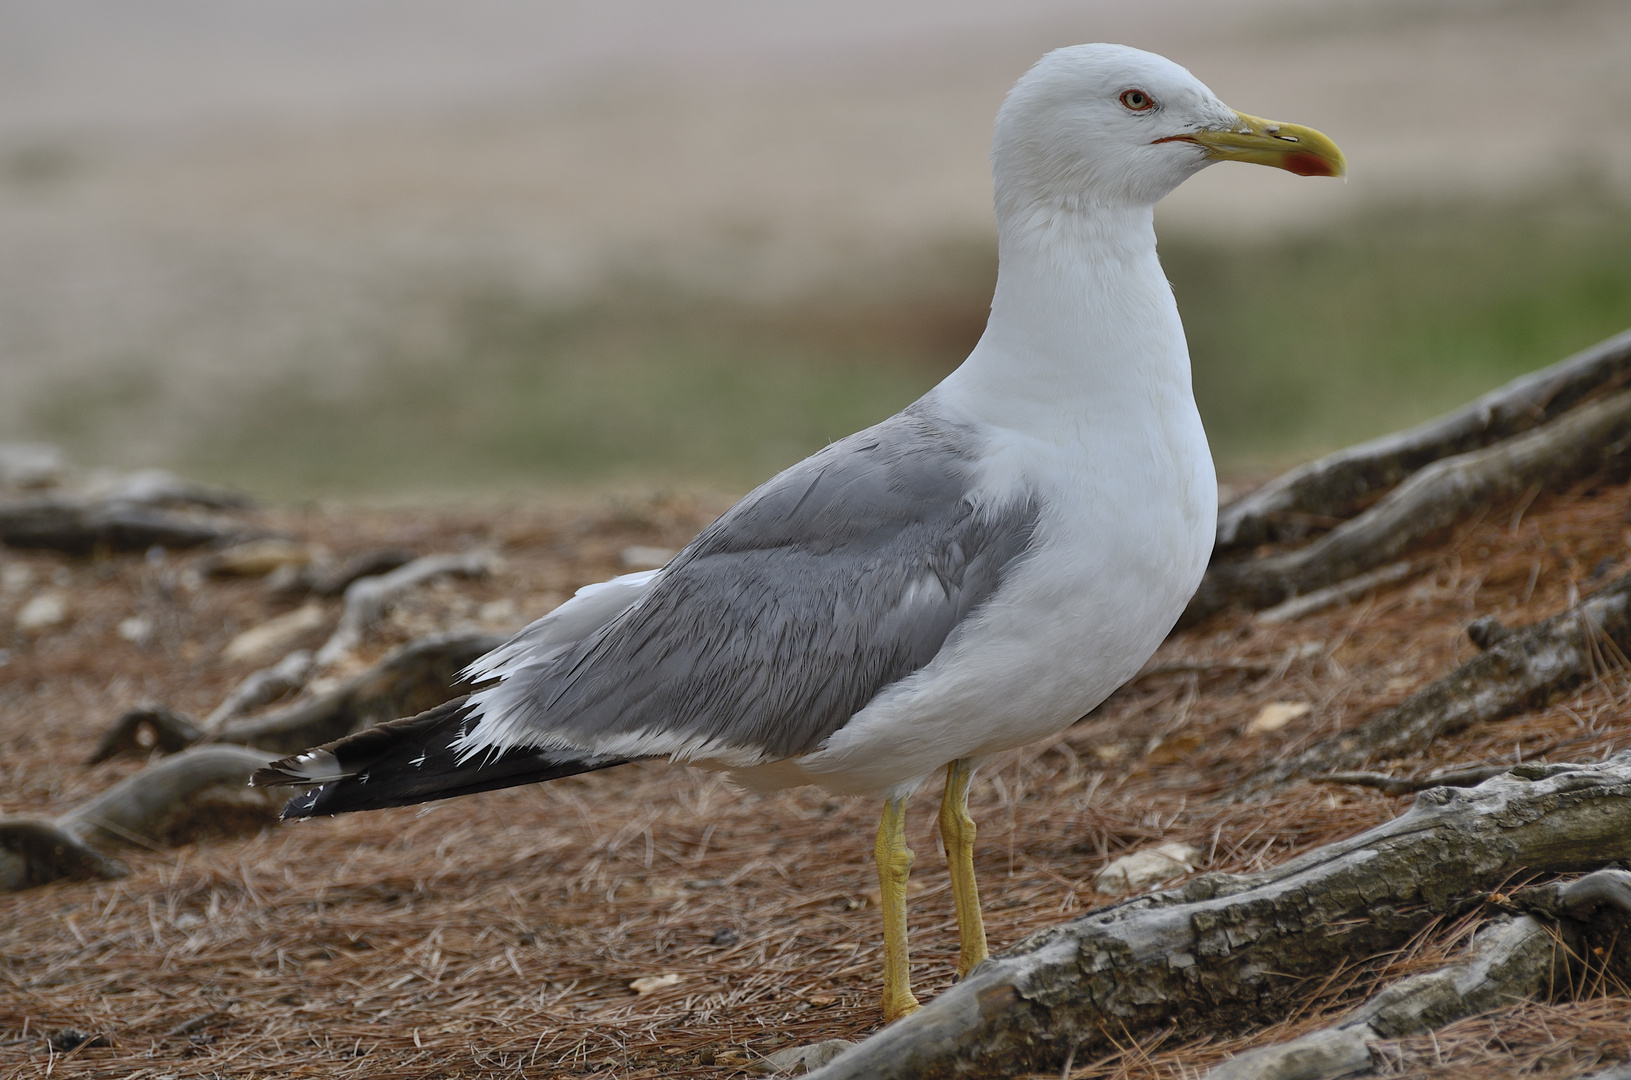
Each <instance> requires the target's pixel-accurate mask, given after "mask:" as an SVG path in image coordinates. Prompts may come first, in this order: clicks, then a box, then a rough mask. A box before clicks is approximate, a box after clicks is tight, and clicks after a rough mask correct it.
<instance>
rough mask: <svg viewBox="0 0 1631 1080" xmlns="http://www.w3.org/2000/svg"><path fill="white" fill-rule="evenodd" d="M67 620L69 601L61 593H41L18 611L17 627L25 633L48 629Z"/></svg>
mask: <svg viewBox="0 0 1631 1080" xmlns="http://www.w3.org/2000/svg"><path fill="white" fill-rule="evenodd" d="M67 621H68V601H67V600H65V599H63V596H62V594H61V593H55V592H43V593H40V594H39V595H38V596H36V597H34V598H33V599H31V600H29V602H28V603H26V604H24V605H23V606H22V610H20V611H18V612H17V629H18V630H19V631H21V632H22V633H25V634H33V633H38V632H39V631H41V630H48V629H50V628H51V627H53V626H60V625H61V624H62V623H65V622H67Z"/></svg>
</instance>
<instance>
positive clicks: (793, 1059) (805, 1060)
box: [749, 1039, 855, 1076]
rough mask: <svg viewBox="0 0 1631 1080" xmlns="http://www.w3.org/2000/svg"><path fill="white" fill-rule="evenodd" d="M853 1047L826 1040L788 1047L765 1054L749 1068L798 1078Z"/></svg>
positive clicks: (839, 1040) (842, 1040)
mask: <svg viewBox="0 0 1631 1080" xmlns="http://www.w3.org/2000/svg"><path fill="white" fill-rule="evenodd" d="M854 1045H855V1044H854V1043H852V1042H850V1041H849V1040H848V1039H828V1040H827V1041H826V1042H818V1043H812V1044H810V1045H809V1046H789V1047H788V1048H787V1049H785V1050H777V1051H776V1052H775V1053H774V1054H766V1055H765V1056H764V1058H763V1059H761V1060H759V1061H755V1062H754V1063H753V1064H752V1065H751V1066H749V1068H751V1069H753V1071H754V1072H762V1073H780V1074H782V1075H784V1076H798V1075H799V1074H801V1073H807V1072H814V1071H815V1070H817V1069H819V1068H821V1067H822V1066H823V1065H825V1064H827V1063H828V1062H829V1061H831V1060H832V1059H833V1058H835V1057H837V1056H838V1055H839V1054H842V1053H843V1052H844V1051H845V1050H848V1049H849V1048H850V1047H852V1046H854Z"/></svg>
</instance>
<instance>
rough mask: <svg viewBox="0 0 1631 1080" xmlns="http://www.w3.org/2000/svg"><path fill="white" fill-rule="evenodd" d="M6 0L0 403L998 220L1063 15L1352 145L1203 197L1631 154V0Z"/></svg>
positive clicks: (201, 391) (1237, 220) (1395, 183)
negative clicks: (1015, 137)
mask: <svg viewBox="0 0 1631 1080" xmlns="http://www.w3.org/2000/svg"><path fill="white" fill-rule="evenodd" d="M449 10H451V9H449V8H447V7H445V6H443V5H438V4H433V3H429V2H426V0H412V2H408V0H392V2H390V3H385V2H384V0H336V2H330V3H316V2H304V3H288V4H276V5H273V4H268V3H251V2H243V0H240V2H238V3H233V4H225V5H221V4H200V3H196V2H192V0H161V2H154V3H148V4H144V5H142V10H141V12H140V14H139V15H138V14H136V13H134V12H131V11H128V10H126V9H125V7H124V5H122V4H119V3H117V2H115V0H100V2H97V3H82V4H77V5H73V6H72V7H69V6H66V5H58V4H56V3H53V2H50V0H33V2H21V0H9V2H6V3H3V4H0V439H3V438H6V437H8V435H9V434H11V433H13V432H14V431H15V430H18V429H19V428H20V423H21V420H22V418H24V417H26V416H27V415H28V413H29V411H30V410H31V409H36V408H38V407H39V404H38V403H39V402H40V401H42V400H46V399H47V398H49V397H50V396H51V395H53V394H55V395H58V396H61V395H62V394H63V393H64V392H65V391H69V390H71V391H72V392H73V394H75V395H77V396H79V397H84V396H85V388H86V387H87V386H91V387H96V388H99V389H98V391H97V392H99V393H101V394H102V395H104V396H105V397H106V398H107V399H108V400H109V401H110V402H115V403H121V404H122V403H126V402H128V400H129V399H131V398H132V397H146V398H150V399H152V400H154V401H158V402H162V403H163V408H162V410H161V411H160V412H159V413H158V414H155V415H160V416H163V417H165V418H166V422H165V423H160V424H154V425H151V426H148V427H146V428H145V429H144V430H142V431H139V432H131V433H130V436H131V437H130V452H131V453H132V454H133V455H136V456H137V457H142V456H153V455H158V456H162V454H163V453H164V452H165V449H166V447H169V446H172V445H173V444H174V440H175V439H176V438H177V437H178V433H179V432H182V431H184V430H186V427H187V425H188V423H189V419H188V418H189V417H190V416H196V415H198V414H200V413H202V412H205V411H208V410H210V409H212V408H214V406H215V405H216V403H217V402H218V401H219V400H221V397H222V395H223V394H224V393H226V394H244V393H252V392H253V391H255V390H256V389H257V388H259V387H262V386H265V385H269V384H270V383H272V382H275V381H276V379H277V378H278V377H279V376H280V375H282V374H284V373H287V372H290V371H299V372H303V373H313V372H315V373H317V374H318V375H320V376H321V377H322V378H324V379H327V380H329V381H330V382H331V383H332V385H333V386H335V387H336V388H340V387H343V386H344V385H345V383H346V380H347V378H348V377H355V373H356V371H357V370H358V368H359V367H360V365H361V364H363V363H364V362H365V361H367V360H368V359H369V358H371V357H373V356H375V355H378V354H379V353H380V352H381V351H395V352H406V353H408V354H410V355H411V354H413V353H415V352H419V353H421V354H424V355H428V354H429V353H430V352H432V351H433V347H434V343H435V341H436V340H437V335H438V334H439V333H442V332H444V330H445V327H444V325H443V322H442V319H443V315H442V313H441V312H442V309H441V308H439V307H438V303H437V301H438V299H439V298H441V297H444V296H445V295H447V294H448V292H450V291H451V290H453V289H455V288H457V287H459V286H461V285H463V284H467V283H469V282H472V281H482V282H491V283H493V284H495V285H498V286H502V287H506V288H515V289H519V290H522V291H524V292H525V293H527V294H528V295H533V296H542V297H546V298H547V297H559V298H561V299H562V300H563V301H564V300H570V299H571V298H573V297H581V296H583V295H587V294H592V293H594V292H595V291H596V290H597V288H599V287H601V286H602V285H603V284H604V283H605V282H606V281H607V280H608V279H609V278H618V277H627V276H629V275H639V276H644V277H650V278H655V279H657V280H670V281H677V282H681V283H683V285H684V286H685V287H686V288H690V289H704V290H717V291H720V292H723V293H727V294H732V295H740V294H744V293H746V294H753V295H769V296H778V295H787V294H791V293H796V292H798V291H799V290H802V289H807V288H809V287H811V286H812V284H815V283H820V282H824V281H829V280H832V279H833V278H835V277H837V276H840V275H845V274H849V275H853V274H854V273H855V272H856V269H855V268H857V267H878V266H886V265H888V263H889V260H890V259H891V258H892V257H897V256H899V255H901V254H902V253H910V252H914V251H921V250H924V249H925V248H928V247H932V245H934V244H936V243H938V242H943V241H946V240H948V239H950V240H954V241H957V240H966V239H969V238H974V239H979V238H982V237H986V236H989V235H990V233H991V231H992V226H991V222H990V211H989V189H988V178H987V171H986V159H985V155H986V146H987V141H988V138H989V131H990V124H991V119H992V116H993V114H994V113H995V111H996V109H997V106H998V105H999V103H1000V101H1001V98H1002V94H1003V92H1004V91H1005V90H1006V88H1007V87H1008V86H1009V85H1010V84H1011V83H1012V81H1013V80H1014V78H1015V77H1016V76H1017V75H1018V74H1019V73H1020V72H1022V71H1023V70H1024V68H1025V67H1026V66H1027V65H1028V64H1029V63H1030V62H1031V61H1032V60H1034V59H1035V57H1036V56H1037V55H1039V54H1040V53H1041V52H1043V51H1045V50H1047V49H1048V48H1051V47H1054V46H1057V45H1060V44H1067V43H1073V42H1077V41H1083V40H1093V39H1106V40H1121V41H1124V42H1127V43H1129V44H1135V45H1139V46H1142V47H1146V48H1150V49H1154V50H1156V51H1160V52H1163V53H1166V54H1168V55H1171V56H1173V57H1175V58H1177V59H1178V60H1180V62H1183V63H1186V64H1187V65H1189V66H1190V67H1191V68H1192V69H1193V70H1194V71H1195V72H1196V74H1197V75H1199V76H1200V77H1201V78H1203V79H1204V80H1206V81H1207V82H1209V83H1210V84H1211V85H1212V86H1213V88H1214V89H1216V90H1217V91H1218V92H1219V94H1220V95H1221V96H1222V97H1223V98H1224V99H1225V100H1226V101H1229V102H1231V103H1233V104H1234V105H1236V106H1237V107H1239V108H1241V109H1244V110H1246V111H1248V112H1254V113H1257V114H1259V115H1266V116H1270V117H1275V118H1279V119H1286V120H1293V121H1298V122H1306V123H1310V124H1313V125H1315V126H1318V127H1320V128H1322V129H1323V130H1325V131H1327V132H1328V133H1330V134H1331V135H1333V136H1334V137H1335V138H1337V139H1338V140H1339V142H1340V143H1341V144H1342V145H1343V147H1344V149H1345V150H1346V151H1347V153H1348V155H1349V157H1350V160H1351V161H1352V163H1353V179H1352V181H1351V182H1350V183H1348V184H1347V185H1336V184H1314V183H1308V182H1305V181H1299V180H1298V178H1294V177H1291V176H1289V175H1281V174H1267V171H1266V170H1246V169H1238V168H1237V169H1217V170H1212V171H1211V172H1209V173H1208V174H1206V175H1204V176H1202V177H1201V178H1199V179H1198V180H1197V181H1195V182H1193V183H1191V184H1189V185H1188V186H1186V187H1185V188H1184V189H1183V190H1182V191H1181V192H1180V193H1179V194H1178V195H1176V196H1174V198H1173V199H1171V200H1170V201H1169V203H1168V204H1167V205H1166V207H1165V208H1164V209H1163V214H1162V216H1163V220H1164V223H1165V227H1166V228H1167V229H1168V230H1172V229H1202V228H1204V229H1210V230H1227V231H1230V232H1233V233H1238V234H1241V235H1244V236H1250V235H1251V234H1253V233H1265V234H1266V233H1268V232H1270V231H1275V230H1281V229H1284V228H1286V227H1288V226H1295V225H1297V224H1300V223H1307V222H1310V221H1314V220H1317V219H1319V218H1320V217H1322V216H1328V215H1333V214H1346V213H1349V212H1352V211H1353V210H1355V209H1356V208H1360V207H1363V206H1366V205H1370V204H1372V203H1374V202H1375V201H1377V200H1383V199H1388V198H1396V197H1400V196H1407V195H1411V194H1417V193H1421V194H1429V195H1430V194H1439V195H1443V194H1446V193H1455V192H1481V191H1487V192H1492V193H1503V192H1507V193H1509V192H1512V191H1515V190H1530V189H1534V188H1536V187H1538V186H1542V185H1545V184H1546V183H1547V182H1548V181H1549V180H1552V179H1554V178H1557V177H1562V176H1568V175H1571V174H1578V173H1581V172H1596V173H1599V174H1602V175H1605V176H1607V177H1608V178H1610V180H1611V181H1618V182H1620V183H1624V182H1626V181H1628V180H1631V139H1628V138H1627V135H1631V65H1627V64H1626V63H1625V62H1624V57H1625V56H1627V55H1631V5H1628V4H1625V3H1622V2H1619V0H1550V2H1544V3H1542V2H1496V0H1434V2H1423V3H1403V2H1397V3H1371V2H1366V3H1359V2H1345V0H1234V2H1230V3H1223V2H1203V0H1160V2H1156V3H1149V4H1139V5H1127V4H1116V3H1105V2H1089V3H1074V4H1063V3H1055V2H1048V0H1022V2H1015V3H1005V4H1001V5H998V4H983V3H974V2H970V0H962V2H958V3H949V4H945V3H930V2H928V0H902V2H898V3H892V4H883V5H878V4H871V3H862V2H859V0H847V2H844V3H837V4H822V5H774V6H769V5H760V4H755V3H750V2H748V0H716V2H711V3H694V4H683V5H682V4H671V3H670V4H664V3H654V2H632V0H623V2H617V3H591V2H588V0H582V2H578V3H556V4H550V5H532V4H522V3H506V2H500V0H487V2H485V3H477V4H465V5H461V6H460V7H459V9H458V12H459V14H458V17H457V19H456V20H455V19H452V18H450V17H449V15H448V12H449Z"/></svg>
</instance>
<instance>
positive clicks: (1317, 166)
mask: <svg viewBox="0 0 1631 1080" xmlns="http://www.w3.org/2000/svg"><path fill="white" fill-rule="evenodd" d="M1284 168H1285V169H1286V171H1287V172H1294V173H1296V174H1297V175H1298V176H1335V175H1336V174H1337V171H1336V169H1335V168H1334V167H1333V166H1332V165H1331V163H1330V162H1329V161H1326V160H1325V159H1324V158H1322V157H1320V156H1319V155H1318V154H1302V153H1294V154H1287V155H1286V157H1285V166H1284Z"/></svg>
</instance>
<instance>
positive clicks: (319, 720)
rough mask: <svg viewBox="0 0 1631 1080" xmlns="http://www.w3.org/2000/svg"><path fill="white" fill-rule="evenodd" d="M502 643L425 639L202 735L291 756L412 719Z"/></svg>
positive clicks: (497, 639)
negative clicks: (310, 693) (302, 697)
mask: <svg viewBox="0 0 1631 1080" xmlns="http://www.w3.org/2000/svg"><path fill="white" fill-rule="evenodd" d="M505 640H506V638H505V636H504V635H501V634H477V633H453V634H427V635H425V636H424V637H420V638H415V639H414V640H413V641H410V642H408V644H406V645H404V646H402V647H401V648H400V649H397V650H395V651H394V652H392V653H390V654H389V655H388V656H386V657H385V658H384V659H383V660H381V661H380V662H379V663H377V664H375V665H374V666H373V667H370V668H368V669H367V670H366V671H362V672H359V673H358V674H356V675H353V676H352V677H351V678H349V679H347V680H346V681H345V682H343V683H341V684H340V685H339V686H337V687H335V688H334V689H332V690H329V691H327V692H325V693H321V694H318V695H316V696H314V697H312V698H310V699H308V700H306V701H300V702H296V703H295V704H293V705H290V706H287V707H286V708H282V709H277V710H274V711H272V712H269V713H265V714H263V715H261V716H257V717H253V718H250V719H243V720H236V721H229V722H228V723H225V724H223V725H221V727H219V728H216V729H215V730H213V731H210V732H208V733H206V734H205V735H204V736H203V738H204V741H206V742H224V743H241V744H243V745H246V746H255V747H260V748H263V749H266V750H272V751H276V753H277V754H278V755H282V754H292V753H294V752H295V751H296V750H303V749H305V748H306V747H308V746H316V745H318V744H319V743H325V742H332V741H333V740H335V739H338V738H340V737H341V736H342V735H349V734H350V733H351V732H353V731H356V730H358V729H359V728H364V727H368V726H370V725H372V724H378V723H381V722H382V721H385V720H395V719H396V718H397V717H399V716H412V715H413V714H414V713H419V712H423V711H425V710H426V709H430V708H434V707H435V706H437V705H440V704H441V703H442V702H444V701H447V700H448V699H450V698H452V697H453V696H454V695H455V694H457V693H458V691H456V690H455V689H454V687H455V686H456V685H457V683H458V681H459V677H458V676H459V671H460V670H461V669H463V668H464V667H465V666H466V665H467V664H469V663H470V662H471V661H472V660H474V659H475V658H476V657H478V656H480V655H482V654H483V653H485V652H488V651H489V650H492V649H495V648H497V647H498V646H499V645H502V644H503V643H504V641H505Z"/></svg>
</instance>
